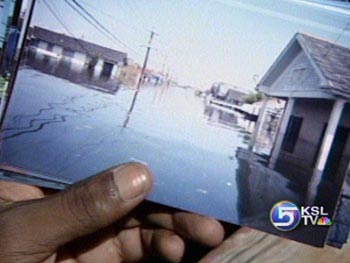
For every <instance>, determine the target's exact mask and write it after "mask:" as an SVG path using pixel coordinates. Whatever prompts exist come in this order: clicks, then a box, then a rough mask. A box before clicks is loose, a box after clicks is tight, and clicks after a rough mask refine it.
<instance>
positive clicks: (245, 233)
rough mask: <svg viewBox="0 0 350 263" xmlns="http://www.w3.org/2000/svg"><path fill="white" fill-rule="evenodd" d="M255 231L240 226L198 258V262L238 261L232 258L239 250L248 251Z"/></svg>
mask: <svg viewBox="0 0 350 263" xmlns="http://www.w3.org/2000/svg"><path fill="white" fill-rule="evenodd" d="M256 232H257V231H253V230H252V229H250V228H246V227H242V228H240V229H239V230H237V231H236V232H235V233H234V234H233V235H231V236H230V237H229V238H228V239H226V240H225V241H224V242H223V243H222V244H221V245H220V246H219V247H217V248H215V249H214V250H212V251H211V252H210V253H209V254H208V255H206V256H205V257H204V258H203V259H201V260H200V263H213V262H239V261H235V260H234V259H233V258H234V257H235V255H236V254H237V253H240V252H241V251H245V250H246V251H249V249H251V247H252V243H251V241H252V240H253V239H254V238H255V237H256Z"/></svg>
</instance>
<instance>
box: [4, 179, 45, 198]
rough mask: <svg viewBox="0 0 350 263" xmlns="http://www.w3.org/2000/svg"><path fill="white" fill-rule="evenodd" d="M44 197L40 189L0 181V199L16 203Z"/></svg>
mask: <svg viewBox="0 0 350 263" xmlns="http://www.w3.org/2000/svg"><path fill="white" fill-rule="evenodd" d="M42 197H44V194H43V192H42V191H41V189H40V188H38V187H35V186H32V185H26V184H20V183H16V182H10V181H0V199H1V200H4V201H8V202H17V201H23V200H29V199H37V198H42Z"/></svg>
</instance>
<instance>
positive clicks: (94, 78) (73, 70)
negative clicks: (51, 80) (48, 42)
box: [22, 49, 120, 94]
mask: <svg viewBox="0 0 350 263" xmlns="http://www.w3.org/2000/svg"><path fill="white" fill-rule="evenodd" d="M22 63H24V64H25V65H27V66H29V67H31V68H33V69H35V70H38V71H40V72H43V73H46V74H50V75H53V76H57V77H59V78H62V79H66V80H68V81H70V82H72V83H76V84H79V85H82V86H84V87H87V88H91V89H96V90H99V91H102V92H108V93H113V94H114V93H116V92H117V91H118V89H119V87H120V81H119V80H118V79H117V78H116V77H114V76H108V75H104V74H102V72H100V71H98V70H96V69H95V68H94V67H90V65H89V64H81V63H80V64H79V63H74V62H73V61H72V60H71V59H70V58H66V57H63V58H62V59H57V58H54V57H51V56H47V55H43V54H41V53H39V52H35V51H33V50H31V49H28V50H27V53H26V54H25V59H24V60H22Z"/></svg>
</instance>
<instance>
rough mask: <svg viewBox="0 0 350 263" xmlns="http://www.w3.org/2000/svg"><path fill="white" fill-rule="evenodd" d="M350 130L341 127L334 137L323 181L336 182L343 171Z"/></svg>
mask: <svg viewBox="0 0 350 263" xmlns="http://www.w3.org/2000/svg"><path fill="white" fill-rule="evenodd" d="M349 133H350V130H349V129H348V128H345V127H341V126H339V127H338V128H337V131H336V133H335V136H334V140H333V144H332V147H331V150H330V152H329V156H328V160H327V163H326V167H325V169H324V172H323V179H325V180H328V181H334V180H335V178H336V176H337V173H338V172H340V171H341V170H342V167H340V166H341V160H342V157H343V155H344V150H345V147H346V144H347V141H348V138H349Z"/></svg>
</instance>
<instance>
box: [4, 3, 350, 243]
mask: <svg viewBox="0 0 350 263" xmlns="http://www.w3.org/2000/svg"><path fill="white" fill-rule="evenodd" d="M32 5H33V9H31V11H32V12H29V13H28V10H29V9H30V8H29V9H28V10H27V13H26V15H27V18H29V19H24V20H27V21H28V24H27V25H26V29H25V32H26V34H25V35H24V38H23V39H24V40H23V45H22V52H21V56H20V59H19V62H18V67H17V69H16V72H15V74H14V77H13V79H12V85H11V87H10V88H11V94H10V98H9V102H8V104H7V107H6V113H5V116H4V118H3V122H2V127H1V138H0V146H1V155H0V168H1V169H2V170H3V171H4V173H3V175H2V176H1V178H4V179H8V180H15V181H19V182H24V183H29V184H34V185H40V186H46V187H51V188H58V189H62V188H64V187H66V186H68V185H71V184H73V183H76V182H78V181H80V180H83V179H85V178H88V177H90V176H93V175H94V174H96V173H98V172H100V171H103V170H106V169H107V168H109V167H111V166H114V165H118V164H122V163H126V162H130V161H137V162H142V163H146V164H147V165H148V166H149V167H150V169H151V170H152V171H153V172H154V175H155V183H154V189H153V191H152V193H151V195H150V196H149V198H148V200H150V201H152V202H156V203H160V204H163V205H166V206H170V207H175V208H178V209H182V210H186V211H191V212H195V213H199V214H202V215H206V216H210V217H214V218H216V219H219V220H222V221H224V222H228V223H232V224H237V225H241V226H249V227H252V228H255V229H259V230H262V231H265V232H268V233H272V234H275V235H279V236H283V237H286V238H289V239H293V240H296V241H299V242H303V243H307V244H310V245H313V246H319V247H322V246H323V245H325V243H328V244H331V245H333V246H337V247H341V245H342V244H343V243H346V240H347V238H348V233H349V229H350V217H349V215H350V169H349V162H350V139H349V137H350V136H349V135H350V104H349V101H350V74H349V73H350V48H349V44H350V19H349V18H350V5H349V4H346V3H343V2H341V1H326V0H325V1H306V0H286V1H272V0H264V1H261V0H260V1H259V0H250V1H240V0H239V1H226V0H217V1H211V0H203V1H196V0H191V1H182V0H179V1H161V0H154V1H144V0H138V1H136V0H135V1H112V0H103V1H99V2H98V3H97V2H96V1H89V0H62V1H48V0H37V1H28V3H27V6H32ZM24 25H25V23H24ZM22 32H24V31H23V30H22Z"/></svg>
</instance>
